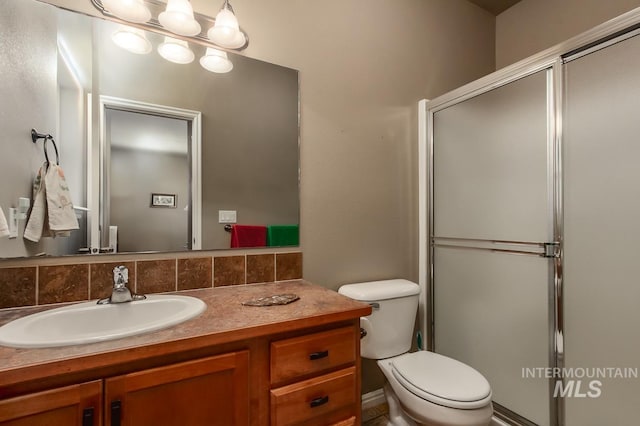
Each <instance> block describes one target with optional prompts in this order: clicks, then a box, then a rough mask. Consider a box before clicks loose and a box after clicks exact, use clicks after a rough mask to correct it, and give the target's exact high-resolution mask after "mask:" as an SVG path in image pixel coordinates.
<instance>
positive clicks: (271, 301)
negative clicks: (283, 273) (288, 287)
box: [242, 293, 300, 306]
mask: <svg viewBox="0 0 640 426" xmlns="http://www.w3.org/2000/svg"><path fill="white" fill-rule="evenodd" d="M298 299H300V297H298V296H297V295H295V294H291V293H288V294H274V295H273V296H266V297H260V298H258V299H251V300H247V301H246V302H242V304H243V305H244V306H275V305H287V304H289V303H292V302H295V301H296V300H298Z"/></svg>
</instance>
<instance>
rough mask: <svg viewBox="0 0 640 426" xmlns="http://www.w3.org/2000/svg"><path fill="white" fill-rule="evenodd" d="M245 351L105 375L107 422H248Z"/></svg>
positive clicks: (225, 424) (183, 424)
mask: <svg viewBox="0 0 640 426" xmlns="http://www.w3.org/2000/svg"><path fill="white" fill-rule="evenodd" d="M248 369H249V352H248V351H239V352H233V353H229V354H224V355H218V356H212V357H208V358H203V359H198V360H195V361H188V362H182V363H178V364H172V365H169V366H164V367H158V368H152V369H149V370H143V371H139V372H135V373H130V374H125V375H122V376H117V377H112V378H110V379H107V380H106V381H105V414H106V415H105V418H106V422H105V423H106V424H107V425H113V426H115V425H122V426H127V425H131V426H134V425H136V426H138V425H163V426H172V425H175V426H190V425H193V426H201V425H221V426H228V425H245V424H248V423H249V374H248Z"/></svg>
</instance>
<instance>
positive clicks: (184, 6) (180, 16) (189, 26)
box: [158, 0, 201, 36]
mask: <svg viewBox="0 0 640 426" xmlns="http://www.w3.org/2000/svg"><path fill="white" fill-rule="evenodd" d="M158 21H159V22H160V24H161V25H162V26H163V27H165V28H166V29H168V30H169V31H171V32H172V33H175V34H179V35H182V36H194V35H198V34H200V30H201V27H200V24H199V23H198V21H196V20H195V18H194V17H193V8H192V7H191V3H189V0H169V2H168V3H167V8H166V9H165V11H164V12H162V13H161V14H160V15H159V16H158Z"/></svg>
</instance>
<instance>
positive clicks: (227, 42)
mask: <svg viewBox="0 0 640 426" xmlns="http://www.w3.org/2000/svg"><path fill="white" fill-rule="evenodd" d="M207 36H208V37H209V39H210V40H211V41H212V42H214V43H215V44H217V45H218V46H222V47H226V48H227V49H238V48H240V47H242V46H244V45H245V43H246V42H247V39H246V37H245V35H244V33H243V32H242V31H240V26H239V25H238V19H237V18H236V15H235V13H234V12H233V8H232V7H231V5H230V4H229V0H224V4H223V5H222V8H221V9H220V12H218V14H217V15H216V21H215V24H214V25H213V27H211V28H210V29H209V31H208V32H207Z"/></svg>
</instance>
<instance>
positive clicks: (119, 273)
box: [98, 266, 147, 305]
mask: <svg viewBox="0 0 640 426" xmlns="http://www.w3.org/2000/svg"><path fill="white" fill-rule="evenodd" d="M128 283H129V270H128V269H127V267H126V266H116V267H115V268H113V289H112V290H111V296H109V297H107V298H106V299H100V300H98V305H104V304H107V303H126V302H131V301H133V300H143V299H146V298H147V296H145V295H144V294H135V293H131V290H129V289H128V288H127V284H128Z"/></svg>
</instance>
